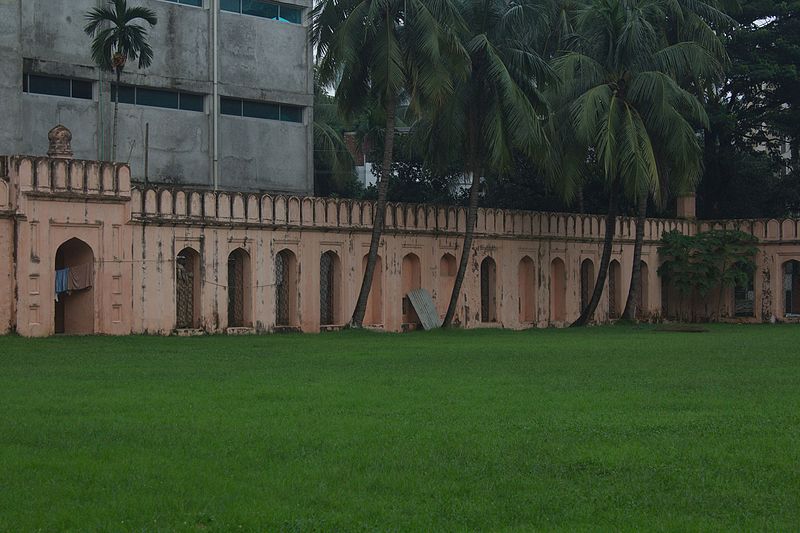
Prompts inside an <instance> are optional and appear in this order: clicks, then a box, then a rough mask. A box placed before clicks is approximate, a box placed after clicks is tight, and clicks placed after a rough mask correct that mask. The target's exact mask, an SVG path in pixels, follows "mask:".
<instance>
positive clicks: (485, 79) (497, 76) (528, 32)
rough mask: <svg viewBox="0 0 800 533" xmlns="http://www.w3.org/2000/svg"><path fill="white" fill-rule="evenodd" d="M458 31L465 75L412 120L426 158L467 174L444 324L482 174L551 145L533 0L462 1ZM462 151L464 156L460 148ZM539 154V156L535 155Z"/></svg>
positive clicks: (546, 75) (460, 277) (467, 246)
mask: <svg viewBox="0 0 800 533" xmlns="http://www.w3.org/2000/svg"><path fill="white" fill-rule="evenodd" d="M457 5H458V9H459V12H460V14H461V16H462V18H463V19H464V21H465V23H466V31H464V32H463V33H462V35H461V38H462V42H463V47H464V49H465V50H466V51H467V53H468V54H469V62H470V71H469V74H468V75H467V76H465V77H462V78H457V79H456V80H455V82H454V83H455V87H454V91H453V95H452V97H450V98H448V99H446V100H445V101H444V102H443V104H444V105H441V106H438V107H437V108H435V109H434V110H433V112H432V113H431V116H430V117H428V119H427V120H422V121H420V123H419V124H418V125H417V126H418V129H420V130H421V131H422V132H424V134H425V137H426V141H427V142H426V143H425V144H426V146H427V148H428V151H429V154H430V156H431V159H432V160H433V161H435V162H437V163H438V164H439V165H441V164H442V161H445V162H450V161H453V160H457V159H459V158H460V159H461V160H462V161H463V165H464V168H463V170H464V174H465V175H466V176H468V177H469V178H470V179H471V182H472V183H471V186H470V190H469V203H468V210H467V225H466V228H465V232H464V241H463V244H462V248H461V259H460V261H459V265H458V270H457V272H456V277H455V281H454V284H453V292H452V294H451V296H450V303H449V305H448V307H447V313H446V314H445V317H444V322H443V324H442V327H449V326H450V325H451V323H452V321H453V317H454V315H455V311H456V307H457V304H458V297H459V294H460V293H461V286H462V284H463V281H464V275H465V273H466V270H467V263H468V260H469V255H470V250H471V248H472V240H473V234H474V229H475V222H476V218H477V212H478V200H479V191H480V184H481V178H482V177H483V176H484V175H485V174H486V173H487V172H490V171H505V170H508V169H510V168H511V167H512V166H513V155H514V150H518V151H519V152H521V153H523V154H525V155H526V156H528V157H531V158H535V157H537V156H541V155H542V154H546V153H547V152H549V148H548V140H547V136H546V133H545V129H546V118H547V116H548V114H549V108H548V105H547V102H546V100H545V96H544V94H543V92H542V90H541V87H542V86H543V85H544V84H545V83H546V82H548V81H549V79H550V78H551V77H552V73H551V69H550V67H549V66H548V65H547V62H546V60H544V59H543V58H541V57H540V56H539V55H538V53H537V51H536V48H535V47H534V46H532V45H531V44H530V43H531V42H535V41H536V39H537V25H538V26H543V27H544V24H542V21H541V20H540V18H539V17H538V16H537V14H538V11H537V9H536V8H537V4H536V3H534V2H531V1H512V2H508V1H506V0H460V1H459V2H458V4H457ZM462 154H463V155H462ZM540 159H542V160H544V158H540Z"/></svg>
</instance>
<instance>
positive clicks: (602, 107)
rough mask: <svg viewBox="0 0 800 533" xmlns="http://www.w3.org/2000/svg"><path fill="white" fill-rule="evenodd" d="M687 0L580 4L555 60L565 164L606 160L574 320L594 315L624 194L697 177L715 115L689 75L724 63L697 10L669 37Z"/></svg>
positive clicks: (660, 193)
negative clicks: (702, 135)
mask: <svg viewBox="0 0 800 533" xmlns="http://www.w3.org/2000/svg"><path fill="white" fill-rule="evenodd" d="M691 4H692V5H695V6H696V5H698V4H703V5H706V4H704V3H702V2H692V3H691ZM681 5H682V3H681V2H669V1H658V0H627V1H623V0H590V1H588V2H587V3H586V4H585V5H584V6H583V7H581V8H579V9H578V10H577V13H576V14H575V22H574V27H575V31H576V35H575V38H574V40H573V43H572V44H570V46H569V47H568V50H567V51H566V52H565V53H563V54H560V55H559V56H558V57H556V58H555V60H554V61H553V65H554V68H555V69H556V72H557V73H558V74H559V77H560V79H561V81H562V84H561V86H559V87H558V89H557V93H556V95H555V98H554V100H555V101H556V102H557V103H558V105H557V110H558V111H557V113H558V114H559V118H558V119H557V120H556V123H557V124H559V125H561V126H562V127H561V129H560V135H559V138H560V143H559V147H560V148H561V150H562V154H561V158H562V166H563V173H564V174H565V175H566V174H575V175H583V176H585V175H586V164H587V162H588V161H591V160H594V161H596V162H597V164H598V165H599V166H600V168H602V170H603V176H604V178H605V182H606V188H607V191H608V211H607V214H606V232H605V241H604V244H603V252H602V258H601V261H600V266H599V269H598V274H597V280H596V282H595V287H594V291H593V293H592V297H591V299H590V301H589V303H588V305H587V306H586V308H585V309H584V310H583V311H582V312H581V315H580V317H579V318H578V319H577V320H576V321H575V323H574V324H573V325H577V326H580V325H585V324H586V323H588V322H589V321H590V320H591V319H592V316H593V315H594V312H595V309H596V308H597V305H598V303H599V302H600V297H601V295H602V292H603V288H604V285H605V281H606V276H607V273H608V265H609V260H610V258H611V248H612V244H613V238H614V231H615V226H616V214H617V207H618V206H617V197H618V194H624V195H625V196H626V197H627V198H630V199H632V200H634V201H636V200H639V201H640V206H641V205H642V204H643V205H645V206H646V202H644V201H642V199H643V198H644V199H646V198H647V197H648V196H652V197H653V198H654V199H655V201H656V202H660V201H661V200H662V198H663V197H664V196H665V191H666V190H669V189H673V190H680V189H682V188H685V187H687V186H688V185H687V184H689V183H692V182H694V181H695V180H696V179H697V178H698V177H699V173H700V167H701V157H700V156H701V149H700V146H699V144H698V140H697V136H696V134H695V126H697V125H702V126H704V125H705V124H707V116H706V114H705V111H704V109H703V107H702V105H701V103H700V102H699V101H698V99H697V98H696V97H695V96H694V95H693V94H691V93H690V92H688V91H687V90H685V89H684V88H683V87H681V82H682V81H683V80H687V79H694V80H698V79H699V80H704V79H713V78H714V77H716V76H718V75H719V73H720V71H721V65H720V63H719V61H718V60H717V59H716V58H715V54H714V52H713V51H712V50H709V48H707V43H706V42H705V41H707V40H708V39H709V36H708V32H709V31H710V29H707V26H706V27H704V26H702V24H700V22H702V20H699V21H698V20H697V19H693V24H692V25H687V27H686V28H685V29H681V30H679V31H678V32H677V33H676V34H675V35H676V37H675V42H674V43H671V41H670V40H669V39H667V37H666V34H665V29H664V27H663V21H665V20H670V17H672V18H676V19H677V18H680V17H682V16H684V13H683V10H682V9H681ZM676 6H678V7H677V8H676ZM709 9H711V8H710V7H709ZM640 212H641V207H640ZM637 233H640V230H638V229H637ZM637 236H638V235H637ZM641 237H642V238H643V233H642V236H641ZM640 240H641V239H640ZM635 264H636V265H637V266H638V261H636V262H635ZM637 285H638V284H637ZM634 300H635V294H634ZM634 311H635V310H634Z"/></svg>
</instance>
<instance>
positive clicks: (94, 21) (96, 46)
mask: <svg viewBox="0 0 800 533" xmlns="http://www.w3.org/2000/svg"><path fill="white" fill-rule="evenodd" d="M139 20H142V21H144V22H146V23H147V24H149V26H150V27H153V26H155V25H156V24H157V22H158V18H157V17H156V14H155V12H154V11H153V10H152V9H149V8H146V7H140V6H136V7H130V8H129V7H128V2H127V0H109V2H108V5H106V6H102V7H95V8H93V9H91V10H90V11H89V12H88V13H87V14H86V27H85V28H84V31H85V32H86V34H87V35H89V36H90V37H93V39H92V61H94V62H95V64H97V66H98V67H100V68H101V69H103V70H107V71H113V72H114V73H115V74H116V76H117V88H116V90H115V91H114V127H113V132H112V148H111V159H112V160H113V161H116V160H117V120H118V116H119V83H120V77H121V76H122V71H123V70H124V69H125V65H126V64H127V62H128V61H136V60H138V61H139V68H140V69H142V68H147V67H149V66H150V64H151V63H152V62H153V49H152V48H151V47H150V43H149V42H148V41H147V28H145V27H144V26H142V25H140V24H138V23H137V21H139Z"/></svg>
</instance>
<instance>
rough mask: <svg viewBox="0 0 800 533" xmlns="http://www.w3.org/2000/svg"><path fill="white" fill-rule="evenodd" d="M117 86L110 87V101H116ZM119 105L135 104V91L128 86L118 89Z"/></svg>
mask: <svg viewBox="0 0 800 533" xmlns="http://www.w3.org/2000/svg"><path fill="white" fill-rule="evenodd" d="M116 98H117V86H116V84H113V85H111V101H112V102H114V101H116ZM119 103H120V104H135V103H136V89H135V88H134V87H131V86H130V85H123V86H122V87H120V88H119Z"/></svg>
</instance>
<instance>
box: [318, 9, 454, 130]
mask: <svg viewBox="0 0 800 533" xmlns="http://www.w3.org/2000/svg"><path fill="white" fill-rule="evenodd" d="M311 18H312V29H311V35H312V42H313V44H314V45H315V46H316V49H317V58H318V61H317V65H318V72H319V77H320V81H321V83H322V85H323V87H326V86H334V87H335V89H336V90H335V92H336V101H337V104H338V107H339V110H340V112H341V113H342V116H343V117H345V118H347V119H352V118H354V117H355V116H356V115H358V114H359V113H361V112H363V111H365V109H366V108H367V107H368V105H370V104H373V105H377V107H379V108H381V109H385V108H386V106H387V105H391V106H395V105H396V104H397V102H398V101H399V99H400V96H401V95H403V94H405V95H407V97H408V99H409V101H410V103H411V105H412V107H413V108H414V109H415V110H419V109H421V108H422V107H423V106H424V104H425V102H427V101H434V102H440V101H442V100H443V99H444V98H445V97H446V96H447V95H448V94H450V93H452V75H453V72H451V71H450V70H449V69H448V68H442V67H443V65H446V66H448V67H450V68H452V69H454V71H459V70H460V71H462V72H463V71H464V70H465V69H466V62H465V54H464V52H463V49H462V48H461V47H460V43H459V41H458V39H457V31H458V30H459V28H460V18H459V17H458V14H457V13H456V12H455V8H454V6H453V4H452V3H451V2H450V0H426V1H422V0H324V1H322V2H319V3H318V4H317V5H316V6H315V7H314V9H313V11H312V15H311ZM459 58H461V59H459Z"/></svg>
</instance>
